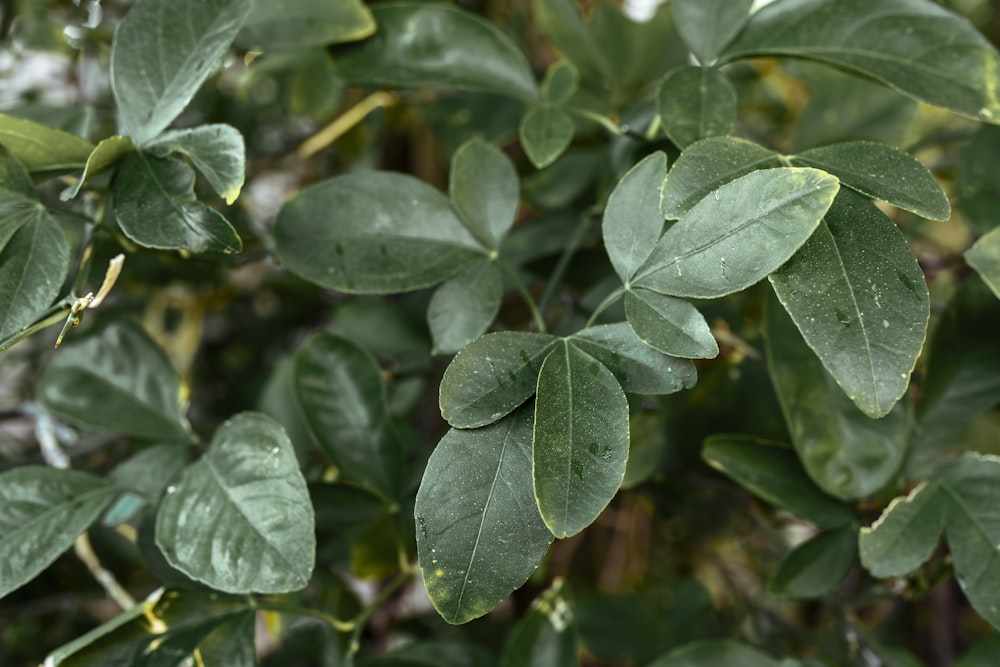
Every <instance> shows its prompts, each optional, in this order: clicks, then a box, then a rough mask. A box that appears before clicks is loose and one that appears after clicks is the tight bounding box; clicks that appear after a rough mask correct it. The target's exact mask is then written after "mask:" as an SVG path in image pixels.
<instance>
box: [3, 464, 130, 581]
mask: <svg viewBox="0 0 1000 667" xmlns="http://www.w3.org/2000/svg"><path fill="white" fill-rule="evenodd" d="M117 494H118V489H116V488H115V487H114V486H112V485H110V484H108V483H107V482H105V481H103V480H101V479H99V478H97V477H94V476H92V475H88V474H86V473H82V472H77V471H75V470H56V469H54V468H43V467H40V466H22V467H20V468H16V469H14V470H11V471H8V472H5V473H3V474H2V475H0V535H3V540H0V598H3V597H4V596H6V595H7V594H8V593H10V592H11V591H13V590H15V589H17V588H20V587H21V586H23V585H24V584H26V583H28V582H29V581H31V580H32V579H34V578H35V577H36V576H38V574H39V573H40V572H41V571H42V570H44V569H45V568H47V567H48V566H49V565H51V564H52V562H53V561H54V560H55V559H56V558H58V557H59V556H60V554H62V553H63V552H64V551H66V550H67V549H69V548H70V546H72V544H73V541H74V540H75V539H76V538H77V536H79V535H80V533H82V532H83V531H85V530H87V528H88V527H89V526H90V524H92V523H93V522H94V521H95V520H96V519H97V517H98V516H99V515H100V514H101V512H103V511H104V508H105V507H107V506H108V504H109V503H110V502H111V501H112V500H113V499H114V497H115V496H116V495H117Z"/></svg>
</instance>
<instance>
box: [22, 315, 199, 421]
mask: <svg viewBox="0 0 1000 667" xmlns="http://www.w3.org/2000/svg"><path fill="white" fill-rule="evenodd" d="M185 393H186V392H185V391H183V390H182V386H181V379H180V376H179V375H178V374H177V371H176V370H175V369H174V367H173V365H172V364H171V363H170V360H169V359H168V358H167V355H166V354H165V353H164V352H163V350H162V349H160V347H159V346H158V345H157V344H156V343H155V342H153V340H152V339H151V338H150V337H149V336H148V335H147V334H146V333H145V332H144V331H143V330H142V329H140V328H138V327H137V326H136V325H134V324H131V323H128V322H124V321H120V322H112V323H111V324H109V325H108V326H106V327H104V328H103V329H102V330H101V331H100V332H99V333H97V334H96V335H93V336H89V337H87V338H85V339H83V340H79V341H74V342H71V343H68V344H66V345H64V346H63V347H62V348H61V349H60V350H59V352H58V353H56V354H55V355H53V357H52V359H51V361H49V364H48V366H46V367H45V369H44V370H43V371H42V376H41V378H39V380H38V389H37V396H38V400H39V401H41V402H42V403H43V404H44V405H45V407H46V409H48V410H49V411H50V412H52V413H53V414H54V415H56V416H58V417H60V418H63V419H66V420H68V421H71V422H74V423H77V424H82V425H84V426H88V427H91V428H98V429H103V430H108V431H116V432H118V433H125V434H128V435H132V436H136V437H139V438H149V439H151V440H160V441H163V440H164V439H178V440H181V439H187V438H188V436H189V431H188V428H189V427H188V423H187V420H186V419H185V417H184V402H183V396H184V394H185Z"/></svg>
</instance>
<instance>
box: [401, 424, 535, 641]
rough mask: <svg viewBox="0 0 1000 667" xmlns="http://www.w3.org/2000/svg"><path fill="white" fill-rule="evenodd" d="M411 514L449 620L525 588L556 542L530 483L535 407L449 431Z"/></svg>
mask: <svg viewBox="0 0 1000 667" xmlns="http://www.w3.org/2000/svg"><path fill="white" fill-rule="evenodd" d="M414 514H415V518H416V530H417V558H418V561H419V563H420V570H421V572H422V574H423V579H424V585H425V586H426V587H427V593H428V595H429V596H430V598H431V602H433V603H434V607H435V608H436V609H437V610H438V613H440V614H441V616H442V617H443V618H444V620H446V621H448V622H449V623H465V622H466V621H470V620H472V619H474V618H478V617H479V616H482V615H483V614H485V613H487V612H488V611H490V610H491V609H493V608H494V607H495V606H497V605H498V604H499V603H500V602H502V601H503V600H504V599H505V598H506V597H507V596H508V595H510V594H511V592H513V591H514V589H516V588H518V587H519V586H521V584H523V583H524V582H525V581H526V580H527V579H528V577H529V576H531V573H532V572H533V571H534V570H535V568H536V567H538V564H539V562H540V561H541V560H542V558H543V557H544V556H545V552H546V551H547V550H548V547H549V544H550V543H551V542H552V534H551V533H549V531H548V529H546V527H545V524H544V523H542V519H541V517H540V516H539V515H538V507H537V506H536V505H535V498H534V496H533V494H532V488H531V411H530V410H529V409H527V408H526V409H524V410H521V411H519V412H516V413H515V414H513V415H511V416H510V417H508V418H507V419H504V420H503V421H500V422H498V423H496V424H492V425H490V426H487V427H485V428H480V429H474V430H457V429H452V430H450V431H448V433H446V434H445V436H444V437H443V438H442V439H441V442H439V443H438V446H437V448H436V449H435V450H434V453H433V454H431V457H430V459H429V460H428V461H427V468H426V469H425V470H424V477H423V480H422V481H421V482H420V489H419V490H418V491H417V499H416V506H415V510H414Z"/></svg>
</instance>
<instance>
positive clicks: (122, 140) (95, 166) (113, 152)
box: [59, 134, 135, 201]
mask: <svg viewBox="0 0 1000 667" xmlns="http://www.w3.org/2000/svg"><path fill="white" fill-rule="evenodd" d="M134 148H135V146H133V145H132V140H131V139H129V138H128V137H123V136H121V135H118V134H116V135H114V136H111V137H108V138H107V139H102V140H101V141H100V142H99V143H98V144H97V146H96V147H95V148H94V150H93V151H91V153H90V155H89V156H87V163H86V165H84V167H83V173H82V174H80V178H78V179H76V182H74V183H73V185H71V186H69V187H68V188H66V189H65V190H63V191H62V192H61V193H59V199H61V200H62V201H69V200H71V199H74V198H75V197H76V196H77V195H78V194H80V189H81V188H82V187H83V184H84V183H86V182H87V179H89V178H90V177H91V176H93V175H95V174H99V173H100V172H102V171H104V170H105V169H107V168H108V167H111V166H112V165H114V164H115V163H116V162H118V161H119V160H120V159H122V158H123V157H125V156H126V155H128V154H129V153H131V152H132V150H133V149H134Z"/></svg>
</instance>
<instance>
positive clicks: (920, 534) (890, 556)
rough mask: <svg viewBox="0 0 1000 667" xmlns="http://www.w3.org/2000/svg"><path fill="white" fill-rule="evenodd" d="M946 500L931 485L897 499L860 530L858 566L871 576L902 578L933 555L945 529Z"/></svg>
mask: <svg viewBox="0 0 1000 667" xmlns="http://www.w3.org/2000/svg"><path fill="white" fill-rule="evenodd" d="M946 514H947V501H946V500H945V498H944V497H943V494H942V493H941V492H940V489H939V488H938V485H937V484H936V483H934V482H930V483H925V484H921V485H919V486H918V487H916V488H915V489H914V490H913V491H911V492H910V494H909V495H908V496H902V497H899V498H896V499H895V500H893V501H892V502H891V503H889V506H888V507H886V508H885V509H884V510H883V511H882V516H880V517H879V518H878V520H877V521H876V522H875V523H873V524H872V525H871V526H868V527H865V528H862V529H861V534H860V535H859V536H858V546H859V548H860V553H861V564H862V565H864V567H865V569H866V570H868V571H869V572H871V574H872V576H873V577H878V578H880V579H885V578H887V577H904V576H906V575H908V574H909V573H911V572H913V571H914V570H916V569H917V568H918V567H920V566H921V565H923V564H924V563H925V562H927V560H928V559H929V558H930V557H931V555H932V554H933V553H934V550H935V549H936V548H937V545H938V542H940V541H941V531H942V530H944V521H945V515H946Z"/></svg>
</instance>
